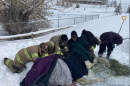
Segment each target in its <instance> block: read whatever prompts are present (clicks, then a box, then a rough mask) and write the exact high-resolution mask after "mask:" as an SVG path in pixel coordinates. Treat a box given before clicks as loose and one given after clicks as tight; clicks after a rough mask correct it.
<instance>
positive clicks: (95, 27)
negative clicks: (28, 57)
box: [0, 8, 130, 86]
mask: <svg viewBox="0 0 130 86" xmlns="http://www.w3.org/2000/svg"><path fill="white" fill-rule="evenodd" d="M98 10H99V11H101V9H99V8H95V9H94V8H92V9H86V11H84V10H82V8H81V9H76V10H74V11H71V12H70V13H69V14H71V13H72V14H89V13H90V14H95V13H94V12H90V11H98ZM113 10H114V9H113ZM79 11H80V12H79ZM104 11H105V9H104V8H102V11H101V12H104ZM108 11H109V10H108ZM110 11H112V9H110ZM55 13H57V11H55ZM97 14H100V15H101V16H102V17H103V16H108V15H111V14H113V13H97ZM101 16H100V18H99V19H95V20H91V21H87V22H84V23H81V24H78V25H77V26H76V27H72V28H69V29H65V30H61V31H57V32H55V33H51V34H47V35H45V36H41V37H38V38H34V39H33V40H32V39H24V40H15V41H2V42H0V86H19V83H20V82H21V81H22V80H23V78H24V77H25V76H26V73H27V72H28V71H29V70H30V68H31V67H32V65H33V63H32V62H29V63H27V64H26V66H27V69H24V71H23V72H22V73H19V74H17V73H14V74H13V73H12V72H11V71H10V70H9V69H8V68H7V67H6V66H5V65H4V63H3V58H4V57H8V58H11V59H12V60H13V59H14V58H15V54H16V53H17V52H18V51H19V50H20V49H22V48H24V47H28V46H32V45H37V44H40V43H41V42H47V41H49V39H50V38H51V37H52V36H54V35H57V34H67V35H68V37H69V38H70V36H71V31H72V30H75V31H77V33H78V36H80V35H81V32H82V30H83V29H86V30H89V31H91V32H92V33H93V34H94V35H95V36H98V37H99V36H100V35H101V34H102V33H103V32H107V31H114V32H117V33H118V31H119V29H120V26H121V24H122V19H121V17H122V16H127V19H126V21H125V22H124V24H123V26H122V29H121V32H120V35H121V36H122V37H124V38H129V14H122V15H120V16H112V17H104V18H101ZM98 50H99V46H97V47H96V49H95V55H96V56H97V52H98ZM110 58H112V59H113V58H114V59H116V60H118V61H119V62H121V63H122V64H125V65H129V40H124V41H123V44H122V45H120V46H118V47H116V48H115V49H114V51H113V53H112V55H111V57H110ZM104 76H105V75H104ZM95 78H97V77H95ZM129 81H130V77H129V76H128V77H125V76H122V77H114V76H108V77H106V81H105V82H98V83H94V84H90V85H85V86H130V83H129ZM77 85H78V86H80V85H79V84H77Z"/></svg>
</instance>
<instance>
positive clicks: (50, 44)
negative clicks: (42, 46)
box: [46, 41, 55, 55]
mask: <svg viewBox="0 0 130 86" xmlns="http://www.w3.org/2000/svg"><path fill="white" fill-rule="evenodd" d="M46 44H47V46H48V55H50V54H53V53H55V44H54V42H53V41H49V42H46Z"/></svg>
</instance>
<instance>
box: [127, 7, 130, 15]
mask: <svg viewBox="0 0 130 86" xmlns="http://www.w3.org/2000/svg"><path fill="white" fill-rule="evenodd" d="M127 13H130V5H129V6H128V9H127Z"/></svg>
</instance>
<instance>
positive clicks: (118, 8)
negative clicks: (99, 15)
mask: <svg viewBox="0 0 130 86" xmlns="http://www.w3.org/2000/svg"><path fill="white" fill-rule="evenodd" d="M115 13H116V15H118V14H121V13H122V4H121V1H120V3H119V5H117V6H116V7H115Z"/></svg>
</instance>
